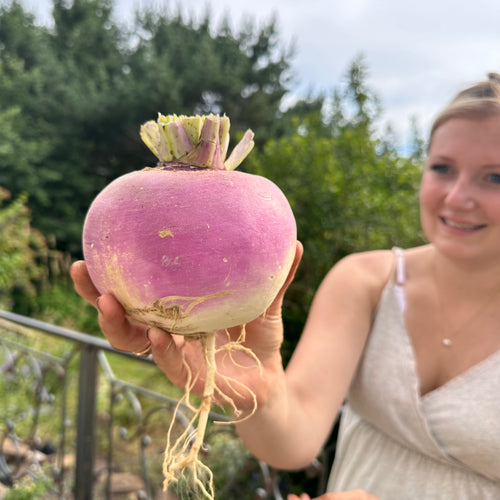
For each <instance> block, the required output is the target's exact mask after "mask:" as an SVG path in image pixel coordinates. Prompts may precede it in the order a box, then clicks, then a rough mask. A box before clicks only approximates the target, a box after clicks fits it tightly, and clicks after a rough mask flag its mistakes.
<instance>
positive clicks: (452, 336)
mask: <svg viewBox="0 0 500 500" xmlns="http://www.w3.org/2000/svg"><path fill="white" fill-rule="evenodd" d="M439 296H440V295H439V294H438V297H439ZM498 298H499V297H498V294H492V295H490V297H489V299H488V300H486V301H484V302H483V303H482V304H481V305H480V307H478V308H477V309H476V310H475V311H473V312H472V314H471V315H470V316H469V317H467V318H466V319H465V320H464V321H462V322H461V323H460V325H459V326H458V328H454V329H453V330H452V331H451V332H447V335H446V336H445V337H443V338H442V339H441V343H442V345H443V346H445V347H449V348H451V347H453V344H454V343H455V341H456V340H457V338H459V337H460V334H461V333H463V332H464V331H465V329H466V328H467V327H468V326H470V325H471V324H472V323H473V322H474V321H475V320H476V319H477V318H478V317H479V316H480V315H481V313H483V312H484V311H486V309H488V307H489V306H491V304H492V303H493V302H494V301H495V300H496V299H498ZM438 302H439V305H440V308H439V310H440V312H441V322H440V323H441V325H442V326H443V325H444V324H445V321H444V320H443V314H442V311H443V307H442V301H441V300H438Z"/></svg>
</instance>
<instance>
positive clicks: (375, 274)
mask: <svg viewBox="0 0 500 500" xmlns="http://www.w3.org/2000/svg"><path fill="white" fill-rule="evenodd" d="M393 266H394V252H392V251H391V250H373V251H369V252H360V253H354V254H351V255H348V256H347V257H344V258H343V259H341V260H339V261H338V262H337V263H336V264H335V265H334V266H333V267H332V269H331V270H330V272H329V273H328V274H327V275H326V277H325V280H324V282H323V284H322V287H326V288H330V287H335V288H337V289H339V288H342V289H344V290H345V291H346V292H347V293H349V292H351V293H354V294H356V295H357V296H358V297H360V296H364V297H365V298H366V299H367V300H368V301H369V302H370V303H371V305H372V306H374V305H376V304H377V303H378V301H379V298H380V294H381V293H382V290H383V288H384V286H385V285H386V283H387V281H388V280H389V278H390V274H391V270H392V269H393Z"/></svg>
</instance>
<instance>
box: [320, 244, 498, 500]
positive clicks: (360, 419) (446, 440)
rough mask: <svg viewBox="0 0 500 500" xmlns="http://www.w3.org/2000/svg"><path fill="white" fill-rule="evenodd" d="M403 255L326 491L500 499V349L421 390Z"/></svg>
mask: <svg viewBox="0 0 500 500" xmlns="http://www.w3.org/2000/svg"><path fill="white" fill-rule="evenodd" d="M395 252H396V253H397V254H398V255H399V256H401V255H402V253H401V252H400V251H399V249H395ZM398 260H399V268H397V269H396V270H395V273H394V278H393V279H391V280H390V281H389V283H388V284H387V286H386V287H385V289H384V291H383V293H382V296H381V299H380V304H379V306H378V310H377V313H376V317H375V319H374V323H373V326H372V331H371V333H370V336H369V339H368V341H367V345H366V347H365V350H364V353H363V356H362V359H361V362H360V364H359V368H358V370H357V373H356V375H355V378H354V380H353V382H352V384H351V387H350V390H349V395H348V400H347V402H346V406H345V411H344V412H343V415H342V421H341V426H340V433H339V441H338V447H337V452H336V458H335V463H334V466H333V470H332V474H331V476H330V480H329V484H328V491H346V490H352V489H357V488H361V489H364V490H366V491H367V492H368V493H371V494H372V495H375V496H377V497H379V498H380V499H382V500H437V499H439V500H466V499H467V500H482V499H484V500H500V350H499V351H497V352H495V353H494V354H492V355H490V356H489V357H488V358H487V359H485V360H483V361H482V362H480V363H478V364H476V365H474V366H473V367H471V368H470V369H468V370H467V371H466V372H465V373H462V374H461V375H459V376H457V377H455V378H453V379H452V380H450V381H448V382H447V383H446V384H444V385H442V386H441V387H439V388H437V389H435V390H434V391H431V392H429V393H427V394H425V395H424V396H420V389H419V381H418V375H417V371H416V362H415V356H414V351H413V347H412V344H411V340H410V338H409V336H408V333H407V330H406V327H405V322H404V313H403V311H402V307H401V302H402V301H401V293H402V290H403V289H402V286H401V285H402V283H399V282H398V281H401V280H402V278H399V279H397V278H396V277H402V276H404V272H403V266H404V262H403V260H402V258H400V259H398ZM499 330H500V325H499ZM499 334H500V331H499Z"/></svg>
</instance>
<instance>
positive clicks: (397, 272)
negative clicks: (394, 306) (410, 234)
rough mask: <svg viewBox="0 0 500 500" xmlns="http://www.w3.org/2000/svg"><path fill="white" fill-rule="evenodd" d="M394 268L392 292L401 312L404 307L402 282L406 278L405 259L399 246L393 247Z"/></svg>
mask: <svg viewBox="0 0 500 500" xmlns="http://www.w3.org/2000/svg"><path fill="white" fill-rule="evenodd" d="M392 250H393V252H394V258H395V269H394V292H395V294H396V298H397V301H398V305H399V307H400V309H401V312H404V311H405V309H406V296H405V290H404V283H405V280H406V269H405V259H404V254H403V250H402V249H401V248H399V247H394V248H393V249H392Z"/></svg>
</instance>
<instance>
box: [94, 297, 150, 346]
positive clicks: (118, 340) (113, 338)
mask: <svg viewBox="0 0 500 500" xmlns="http://www.w3.org/2000/svg"><path fill="white" fill-rule="evenodd" d="M96 306H97V310H98V312H99V314H98V321H99V326H100V327H101V330H102V332H103V333H104V335H105V336H106V338H107V339H108V341H109V343H110V344H111V345H112V346H113V347H114V348H115V349H118V350H120V351H130V352H141V351H144V350H145V349H146V348H147V347H148V346H149V342H150V340H149V339H148V335H147V329H148V327H147V326H146V325H145V324H143V323H137V322H134V321H129V319H128V318H127V316H126V314H125V310H124V309H123V307H122V306H121V304H120V303H119V302H118V301H117V300H116V299H115V298H114V297H113V296H112V295H101V296H100V297H99V298H98V300H96Z"/></svg>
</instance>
